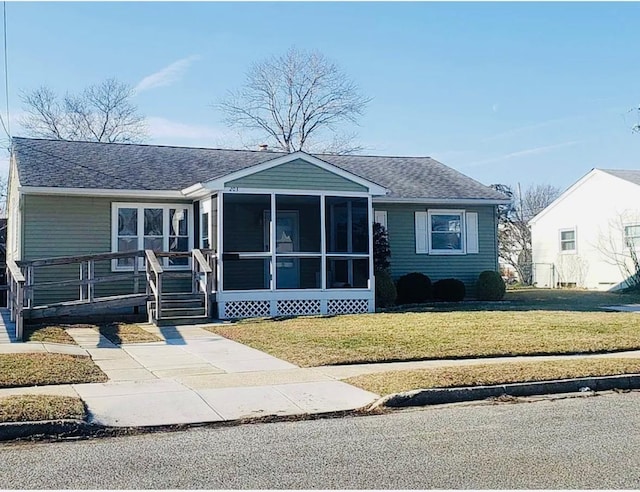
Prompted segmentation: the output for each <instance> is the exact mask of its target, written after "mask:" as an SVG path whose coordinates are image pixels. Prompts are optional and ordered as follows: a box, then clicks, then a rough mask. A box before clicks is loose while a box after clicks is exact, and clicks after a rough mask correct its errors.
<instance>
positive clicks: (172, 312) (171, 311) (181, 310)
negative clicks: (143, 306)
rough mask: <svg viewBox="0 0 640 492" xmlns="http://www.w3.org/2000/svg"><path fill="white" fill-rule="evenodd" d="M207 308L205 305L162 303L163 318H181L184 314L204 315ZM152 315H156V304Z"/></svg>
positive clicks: (152, 309)
mask: <svg viewBox="0 0 640 492" xmlns="http://www.w3.org/2000/svg"><path fill="white" fill-rule="evenodd" d="M204 315H205V309H204V306H199V307H173V308H169V307H166V308H165V307H164V303H163V304H162V317H163V318H181V317H183V316H204ZM151 316H152V317H153V318H155V317H156V308H155V306H154V307H152V308H151Z"/></svg>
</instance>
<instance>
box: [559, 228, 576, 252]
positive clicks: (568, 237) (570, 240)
mask: <svg viewBox="0 0 640 492" xmlns="http://www.w3.org/2000/svg"><path fill="white" fill-rule="evenodd" d="M560 252H561V253H575V252H576V230H575V229H561V230H560Z"/></svg>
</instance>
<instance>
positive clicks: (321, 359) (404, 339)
mask: <svg viewBox="0 0 640 492" xmlns="http://www.w3.org/2000/svg"><path fill="white" fill-rule="evenodd" d="M209 330H210V331H214V332H216V333H218V334H220V335H222V336H224V337H227V338H231V339H233V340H236V341H238V342H240V343H244V344H247V345H249V346H251V347H253V348H256V349H258V350H263V351H265V352H268V353H269V354H271V355H274V356H276V357H279V358H282V359H285V360H288V361H290V362H293V363H294V364H297V365H301V366H306V367H310V366H319V365H327V364H354V363H367V362H388V361H407V360H423V359H442V358H461V357H465V358H469V357H496V356H509V355H542V354H571V353H594V352H609V351H620V350H637V349H640V338H639V337H638V333H639V332H640V316H638V314H636V313H607V312H570V311H474V312H463V311H456V312H445V313H436V312H431V313H424V312H421V313H415V312H407V313H376V314H360V315H346V316H335V317H321V316H318V317H299V318H292V319H285V320H279V321H276V320H257V321H255V320H247V321H242V322H238V323H234V324H228V325H217V326H212V327H210V328H209Z"/></svg>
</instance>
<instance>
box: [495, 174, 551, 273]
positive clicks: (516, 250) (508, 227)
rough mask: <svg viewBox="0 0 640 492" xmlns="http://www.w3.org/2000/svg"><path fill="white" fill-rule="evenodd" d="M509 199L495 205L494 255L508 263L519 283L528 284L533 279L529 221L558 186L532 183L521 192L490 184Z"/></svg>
mask: <svg viewBox="0 0 640 492" xmlns="http://www.w3.org/2000/svg"><path fill="white" fill-rule="evenodd" d="M491 187H492V188H494V189H495V190H498V191H501V192H502V193H504V194H505V195H507V196H508V197H509V198H511V202H510V203H509V204H508V205H499V206H498V256H499V257H500V258H501V259H502V260H503V261H504V262H505V263H507V264H508V265H510V266H512V267H513V268H514V269H515V270H516V272H518V277H519V278H520V282H522V283H523V284H525V285H531V282H532V280H533V278H532V277H533V272H532V255H531V228H530V227H529V221H530V220H531V219H533V218H534V217H535V216H536V215H538V214H539V213H540V212H541V211H542V210H544V209H545V208H546V207H548V206H549V205H550V204H551V202H553V201H554V200H555V199H556V198H558V197H559V196H560V193H561V192H560V189H559V188H556V187H555V186H551V185H532V186H529V187H528V188H527V189H526V190H525V191H524V193H522V192H520V189H519V187H518V192H514V190H513V189H512V188H511V187H510V186H508V185H503V184H495V185H491Z"/></svg>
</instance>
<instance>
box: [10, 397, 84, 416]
mask: <svg viewBox="0 0 640 492" xmlns="http://www.w3.org/2000/svg"><path fill="white" fill-rule="evenodd" d="M85 418H86V410H85V407H84V403H83V402H82V400H81V399H80V398H74V397H70V396H49V395H15V396H5V397H2V398H0V422H35V421H40V420H61V419H77V420H85Z"/></svg>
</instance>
